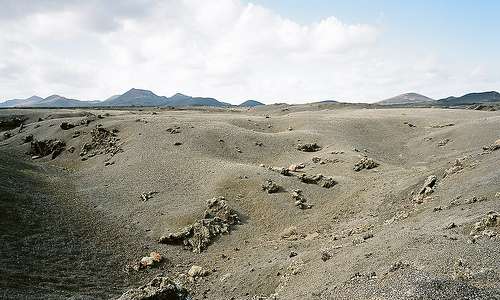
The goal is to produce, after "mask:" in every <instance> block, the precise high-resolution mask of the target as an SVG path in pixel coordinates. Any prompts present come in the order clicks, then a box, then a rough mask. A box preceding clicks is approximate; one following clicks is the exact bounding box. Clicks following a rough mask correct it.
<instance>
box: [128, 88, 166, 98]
mask: <svg viewBox="0 0 500 300" xmlns="http://www.w3.org/2000/svg"><path fill="white" fill-rule="evenodd" d="M122 96H128V97H157V95H156V94H155V93H153V92H152V91H149V90H142V89H136V88H131V89H130V90H128V91H127V92H125V93H124V94H123V95H122Z"/></svg>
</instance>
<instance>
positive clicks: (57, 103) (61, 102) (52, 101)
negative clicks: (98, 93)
mask: <svg viewBox="0 0 500 300" xmlns="http://www.w3.org/2000/svg"><path fill="white" fill-rule="evenodd" d="M98 103H99V101H80V100H76V99H68V98H65V97H62V96H59V95H52V96H49V97H47V98H41V97H38V96H32V97H29V98H26V99H13V100H7V101H5V102H3V103H0V107H83V106H94V105H96V104H98Z"/></svg>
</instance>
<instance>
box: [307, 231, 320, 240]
mask: <svg viewBox="0 0 500 300" xmlns="http://www.w3.org/2000/svg"><path fill="white" fill-rule="evenodd" d="M317 237H319V232H317V231H316V232H313V233H308V234H307V235H306V237H305V238H304V240H306V241H311V240H314V239H315V238H317Z"/></svg>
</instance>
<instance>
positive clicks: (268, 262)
mask: <svg viewBox="0 0 500 300" xmlns="http://www.w3.org/2000/svg"><path fill="white" fill-rule="evenodd" d="M153 111H155V113H156V114H152V112H153ZM92 113H94V114H104V113H105V112H104V111H92ZM108 113H109V114H110V116H108V117H105V118H103V119H98V120H96V121H95V122H93V123H91V124H90V125H89V126H88V127H86V126H78V127H76V128H74V129H71V130H67V131H63V130H61V129H60V128H59V125H60V123H61V122H62V121H68V122H75V123H76V122H79V120H80V119H82V116H83V115H84V114H83V113H82V111H78V110H63V111H56V110H32V111H31V110H3V111H0V116H4V115H8V114H23V115H27V116H29V117H30V120H29V121H28V122H33V123H31V124H30V125H28V126H26V128H24V129H23V131H22V132H21V133H17V130H13V131H12V132H13V133H15V135H14V136H13V137H11V138H9V139H7V140H5V141H3V142H1V144H0V149H1V152H0V155H2V157H7V156H12V154H15V155H14V156H15V157H14V160H13V161H14V162H16V163H19V164H23V165H22V166H18V165H13V164H14V162H12V164H11V165H10V168H11V169H13V170H18V169H23V170H24V169H29V168H34V169H35V171H33V174H35V177H37V178H40V179H39V180H40V184H41V186H43V187H44V190H46V193H47V195H53V197H49V196H48V197H47V198H44V199H45V200H44V201H45V202H47V203H49V204H50V205H53V206H54V207H57V209H58V210H62V212H60V213H57V214H55V215H56V216H57V219H58V220H61V222H63V223H69V224H70V225H64V226H62V227H63V228H73V227H75V226H76V225H75V224H79V225H78V226H76V227H77V228H78V229H74V230H75V231H72V232H73V233H72V235H71V236H72V237H73V239H69V241H64V242H62V243H61V245H59V244H57V243H54V244H52V245H44V246H43V247H45V248H47V247H48V248H50V247H51V246H52V247H56V248H58V249H61V248H63V246H62V245H74V243H73V242H74V241H78V242H79V243H82V245H80V246H78V249H83V250H82V251H83V252H85V253H87V254H82V255H81V256H79V255H78V253H77V255H74V254H68V253H66V252H65V251H54V256H57V257H59V258H60V259H62V260H64V261H69V265H72V266H73V265H79V266H81V267H80V268H73V270H74V274H72V275H73V276H76V277H78V278H80V279H79V280H77V282H76V283H69V282H68V285H67V286H71V289H68V288H65V287H64V284H60V285H59V286H57V285H56V287H55V288H53V289H50V290H44V293H46V295H47V297H54V298H57V297H61V296H63V295H67V294H73V295H75V296H77V298H78V297H85V296H88V297H91V298H109V297H118V296H119V295H120V294H121V292H123V291H124V290H126V289H127V288H130V287H134V286H137V285H139V284H141V283H145V282H147V281H148V280H150V279H151V278H152V277H153V276H154V275H155V274H157V273H160V272H163V273H164V274H166V275H169V276H171V277H172V278H176V277H177V276H178V274H180V273H186V272H187V271H188V269H189V267H190V266H191V265H193V264H196V265H200V266H202V267H204V268H206V269H208V270H211V271H212V273H211V274H210V275H209V276H207V277H203V278H199V279H198V280H196V281H194V282H193V283H185V285H186V287H187V288H188V289H189V290H190V291H191V294H192V295H193V298H194V299H202V298H204V297H206V298H208V299H231V298H233V299H252V297H255V296H258V295H261V296H269V295H271V294H276V295H277V297H278V299H356V298H358V299H406V298H409V299H413V298H422V299H434V298H442V299H457V298H465V297H469V299H472V298H474V297H476V298H477V299H483V298H486V297H487V296H491V297H499V293H500V289H499V285H500V281H499V279H500V277H499V276H500V273H499V267H500V244H499V242H498V241H499V240H498V239H499V238H500V237H498V236H497V237H493V238H488V237H481V238H478V239H477V241H476V242H475V243H471V242H470V239H471V237H470V236H469V232H470V230H471V226H472V224H473V223H474V222H477V221H478V220H480V219H481V218H483V217H484V216H486V214H487V213H488V212H489V211H497V212H499V211H500V197H499V196H498V195H497V193H498V192H500V188H499V187H500V171H499V170H500V163H499V155H500V150H497V151H493V152H490V153H487V152H483V150H482V146H483V145H488V144H492V143H494V142H495V141H496V140H497V139H499V138H500V114H499V113H498V112H480V111H469V110H442V109H379V110H374V109H359V108H349V107H340V106H335V105H334V106H322V107H318V106H307V105H306V106H293V107H284V106H283V107H282V106H271V107H265V108H257V109H250V110H244V109H241V110H233V111H224V110H192V111H189V110H188V111H168V110H145V111H138V110H133V111H108ZM48 115H50V116H51V118H47V116H48ZM40 116H41V117H43V118H44V119H46V120H44V121H41V122H36V120H37V119H38V117H40ZM266 116H269V117H268V118H267V117H266ZM138 120H139V121H138ZM404 122H409V123H411V124H413V125H415V126H414V127H410V126H408V125H407V124H405V123H404ZM448 123H453V124H454V126H448V127H442V128H433V127H432V125H440V124H448ZM35 124H38V125H40V126H39V127H38V128H35ZM52 124H54V125H52ZM96 124H102V125H103V127H104V128H109V129H112V128H116V129H118V130H119V133H118V137H119V138H120V143H121V147H122V148H123V152H122V153H118V154H116V155H115V156H113V157H112V158H111V159H110V161H112V162H114V164H112V165H110V166H105V165H104V162H105V160H107V159H108V158H109V156H107V155H98V156H95V157H91V158H89V159H88V160H86V161H81V160H80V157H79V152H80V149H81V147H82V145H83V143H84V142H87V141H88V140H89V139H90V137H89V134H82V135H80V137H77V138H72V135H73V132H74V131H75V130H79V131H81V132H86V133H88V132H90V130H91V129H92V128H94V127H95V125H96ZM51 125H52V126H51ZM177 126H178V127H179V129H178V130H179V131H180V132H179V133H177V134H170V133H169V132H168V131H167V129H168V128H175V127H177ZM289 127H291V128H292V129H293V130H289ZM27 134H33V135H34V136H35V138H37V139H45V138H59V139H62V140H64V141H66V143H67V146H66V148H69V147H71V146H74V147H75V148H76V151H75V152H74V153H69V152H67V151H65V152H64V153H63V154H61V155H60V156H59V157H57V158H56V159H55V160H50V158H49V157H46V158H42V159H38V160H34V161H31V160H30V158H29V156H27V155H24V153H25V152H26V151H27V150H28V149H29V144H24V145H21V144H20V142H21V139H22V138H23V137H24V136H26V135H27ZM443 139H449V142H448V143H447V144H446V145H444V146H441V147H440V146H438V143H439V141H441V140H443ZM176 142H180V143H182V145H175V143H176ZM308 142H316V143H318V144H319V145H320V146H322V149H321V150H320V151H318V152H311V153H306V152H301V151H298V150H296V145H297V144H298V143H308ZM256 143H262V146H259V145H256ZM237 148H238V149H240V150H241V151H240V152H238V151H237ZM354 148H355V149H356V150H357V151H355V150H354ZM362 155H367V156H368V157H371V158H373V159H374V160H375V161H377V162H378V163H380V166H379V167H377V168H375V169H371V170H362V171H360V172H354V171H353V169H352V168H353V165H354V164H355V163H356V162H357V161H358V160H359V159H360V157H361V156H362ZM313 157H319V158H321V160H323V161H324V162H325V163H324V164H320V163H314V162H312V158H313ZM457 158H464V159H463V166H464V169H463V170H462V171H460V172H458V173H456V174H452V175H449V176H447V177H446V178H443V172H444V170H445V169H447V168H449V167H450V166H451V165H452V163H453V162H454V161H455V159H457ZM299 163H304V164H305V165H306V167H305V168H304V169H303V170H301V171H302V172H305V173H307V174H319V173H321V174H323V175H327V176H332V177H333V178H334V179H335V180H336V181H337V182H338V184H337V185H336V186H334V187H332V188H330V189H326V188H323V187H320V186H318V185H314V184H305V183H301V182H300V181H299V180H298V179H297V178H296V177H287V176H282V175H280V174H278V173H276V172H273V171H270V170H268V169H267V168H263V167H261V166H260V165H261V164H264V165H266V166H280V167H287V166H289V165H290V164H299ZM47 170H48V171H47ZM9 172H10V171H9ZM47 172H48V173H47ZM4 174H5V173H4ZM429 175H436V176H437V177H438V181H437V186H436V188H435V191H434V193H432V194H431V195H430V196H429V198H428V199H426V200H425V201H424V202H423V203H422V204H416V203H415V201H413V199H412V198H413V196H412V194H411V193H412V191H415V192H416V191H418V190H419V189H420V187H421V185H422V183H423V182H424V180H425V179H426V178H427V176H429ZM23 176H24V175H23ZM7 177H8V176H2V183H5V182H6V181H5V180H6V178H7ZM21 177H22V176H21ZM267 179H272V180H273V181H274V182H276V183H277V184H279V185H280V186H282V187H283V189H284V190H283V191H282V192H280V193H276V194H268V193H266V192H264V191H262V190H261V185H262V184H263V182H264V181H265V180H267ZM37 182H38V181H37ZM19 185H20V186H24V187H25V188H26V190H37V187H35V186H34V183H33V182H31V181H26V182H24V183H23V181H20V183H19ZM8 186H9V185H8V184H2V189H7V187H8ZM297 188H298V189H301V190H302V191H303V194H304V196H305V197H306V198H307V199H308V203H311V204H313V205H314V206H313V208H312V209H309V210H300V209H298V208H297V207H295V206H294V201H293V199H292V197H291V195H290V192H291V191H292V190H293V189H297ZM149 191H156V192H158V193H157V194H155V195H154V196H153V198H151V199H149V200H148V201H147V202H144V201H141V199H140V194H141V193H144V192H149ZM16 194H17V197H18V198H20V199H21V200H18V201H26V200H23V197H24V196H25V195H26V193H25V192H23V191H22V190H18V191H17V192H16ZM215 196H224V197H225V198H226V199H227V202H228V203H229V205H230V206H231V207H232V208H233V209H235V210H236V211H238V213H239V214H240V216H241V218H242V220H243V223H242V224H241V225H237V226H235V228H234V230H233V231H232V232H231V234H229V235H226V236H222V237H220V238H219V239H217V240H216V241H215V242H214V243H213V244H212V245H211V246H209V248H208V249H207V250H206V251H204V252H202V253H201V254H195V253H191V252H189V251H187V250H183V249H182V247H181V246H174V245H163V244H158V243H157V239H158V238H159V237H160V236H161V235H163V234H165V233H167V232H172V231H175V230H177V229H179V228H180V227H182V226H185V225H188V224H190V223H192V222H193V221H194V220H196V219H199V218H200V217H201V216H202V214H203V211H204V209H205V201H206V200H207V199H210V198H213V197H215ZM473 196H476V197H477V198H478V199H480V198H481V197H485V198H486V200H485V201H480V202H475V203H472V204H466V200H467V199H470V198H471V197H473ZM14 198H16V197H14ZM16 199H17V198H16ZM36 199H38V198H36ZM36 199H35V200H36ZM35 200H33V199H32V201H34V204H33V205H35V206H36V205H39V204H38V203H36V201H35ZM2 201H3V202H2V203H3V204H2V205H9V200H8V199H2ZM451 202H452V204H451V205H450V203H451ZM438 208H440V209H439V210H438ZM7 214H10V212H7ZM395 216H404V217H400V218H399V219H398V218H394V217H395ZM49 219H50V218H49ZM15 222H16V221H15V220H12V221H11V225H10V226H12V227H13V228H14V227H15V226H16V223H15ZM451 222H454V223H455V224H456V225H457V226H456V227H454V228H451V229H446V227H447V225H448V224H449V223H451ZM50 224H51V223H50V222H49V221H44V222H42V225H41V226H47V228H50V226H51V225H50ZM19 225H20V226H23V228H24V225H23V223H22V222H20V223H19ZM290 226H296V227H297V231H298V232H299V233H302V234H304V235H308V236H307V237H306V238H299V239H298V240H294V241H290V240H285V239H282V238H281V237H280V234H281V233H282V231H283V230H285V229H286V228H289V227H290ZM59 227H61V226H59ZM498 229H499V228H493V230H496V231H497V232H498ZM71 230H73V229H71ZM71 230H70V231H71ZM51 232H53V231H49V233H51ZM49 233H47V232H45V233H44V234H46V235H48V236H50V234H49ZM367 233H370V234H372V235H373V237H371V238H367V239H366V240H364V239H363V238H362V237H363V236H364V235H365V237H367V236H366V234H367ZM54 234H58V233H54ZM61 235H63V236H67V234H66V233H61ZM75 236H77V237H78V238H76V239H75V238H74V237H75ZM80 237H81V238H80ZM2 239H6V240H7V241H8V242H10V243H11V244H13V245H17V244H16V243H15V242H13V237H12V236H7V235H4V234H3V233H2ZM2 244H3V243H2ZM45 248H43V249H41V250H40V251H46V249H45ZM151 250H157V251H159V252H160V253H162V254H163V255H164V256H165V257H166V259H167V261H166V262H165V263H163V264H161V266H160V267H158V268H152V269H147V270H143V271H139V272H134V271H132V272H131V273H129V274H127V273H125V272H124V271H123V270H124V268H125V266H126V265H127V264H129V263H131V262H133V261H137V260H138V259H140V258H141V257H142V256H144V255H147V254H148V253H149V252H150V251H151ZM13 251H15V247H13V248H6V247H2V252H6V253H7V252H8V253H10V254H9V255H7V259H5V261H4V262H3V265H9V264H10V261H11V260H10V258H12V257H13V254H12V252H13ZM292 251H294V252H296V254H297V255H296V256H294V257H289V256H290V253H291V252H292ZM92 253H94V254H95V259H93V258H92ZM324 253H328V255H329V256H330V258H329V259H328V260H326V261H324V260H323V259H322V255H323V257H324V255H325V254H324ZM32 255H33V253H32V251H31V250H30V251H28V252H26V254H25V256H26V260H29V261H31V260H33V261H35V262H36V261H37V259H38V258H37V257H32ZM100 255H104V256H106V257H108V259H103V258H102V257H101V256H100ZM89 256H90V258H89ZM459 260H462V262H463V263H462V264H461V265H457V262H458V261H459ZM398 262H400V264H399V266H401V267H400V268H393V270H392V271H389V270H390V269H391V265H393V264H395V263H398ZM18 264H19V265H23V262H22V261H21V262H18ZM49 265H50V264H49ZM90 266H93V267H92V268H91V267H90ZM5 270H6V273H7V275H8V276H7V279H4V280H3V281H2V285H1V287H2V290H3V292H4V294H3V295H2V296H3V297H4V298H5V297H7V298H8V297H10V296H12V295H25V296H26V297H34V296H33V293H30V292H28V291H27V289H26V287H28V286H30V283H26V282H25V283H24V284H26V285H25V286H21V285H17V286H16V282H18V281H16V280H14V279H13V278H14V275H13V274H14V271H15V268H10V267H8V268H6V269H5ZM53 272H56V273H57V272H62V270H61V269H58V268H54V271H53ZM69 272H70V273H71V271H69ZM92 274H94V275H95V276H97V278H98V279H95V278H92ZM98 274H108V275H109V276H107V278H106V279H103V278H104V277H102V276H101V277H100V275H98ZM356 274H357V275H356ZM463 274H466V275H463ZM16 276H18V275H16ZM34 276H38V275H36V274H35V273H34V271H33V270H30V269H29V268H28V269H26V270H24V274H23V275H22V276H21V277H22V278H21V279H23V278H24V279H25V281H26V279H29V280H28V282H32V281H31V280H33V277H34ZM44 276H45V275H43V274H42V276H38V277H37V280H38V281H37V283H36V284H37V285H39V284H43V283H46V284H47V285H52V284H53V282H54V279H53V278H52V277H48V276H47V277H44ZM460 276H461V277H465V279H458V278H457V277H460ZM99 278H100V279H99ZM21 281H22V280H21ZM63 283H64V281H63ZM33 285H35V283H33ZM62 291H63V292H62ZM40 293H42V292H41V291H40ZM65 293H66V294H65ZM0 295H1V294H0ZM13 298H15V297H13Z"/></svg>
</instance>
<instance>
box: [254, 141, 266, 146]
mask: <svg viewBox="0 0 500 300" xmlns="http://www.w3.org/2000/svg"><path fill="white" fill-rule="evenodd" d="M263 145H264V144H263V143H262V142H255V146H259V147H262V146H263Z"/></svg>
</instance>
